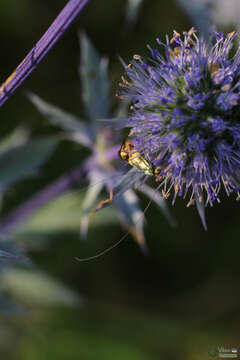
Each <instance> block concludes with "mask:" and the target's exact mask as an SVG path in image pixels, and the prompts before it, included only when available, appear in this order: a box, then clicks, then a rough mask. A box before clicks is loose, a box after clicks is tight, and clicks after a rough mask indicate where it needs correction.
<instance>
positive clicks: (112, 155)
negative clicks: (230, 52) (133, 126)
mask: <svg viewBox="0 0 240 360" xmlns="http://www.w3.org/2000/svg"><path fill="white" fill-rule="evenodd" d="M118 149H119V145H116V146H114V147H112V148H110V149H109V150H108V151H107V152H106V160H107V161H112V160H115V159H117V158H118ZM97 166H98V159H97V158H96V157H95V156H89V157H88V158H87V159H86V160H85V161H84V162H83V164H81V165H80V166H77V167H75V168H74V169H73V170H72V171H70V172H69V173H67V174H64V175H62V176H61V177H60V178H59V179H57V180H56V181H54V182H53V183H52V184H50V185H47V186H46V187H45V188H44V189H43V190H40V191H39V192H38V193H37V194H36V195H34V196H33V197H31V198H30V199H29V200H27V201H26V202H24V203H23V204H21V205H19V206H18V207H17V208H16V209H14V210H13V211H12V212H11V213H10V214H9V215H7V216H6V217H5V218H3V219H2V220H0V235H4V234H5V235H7V234H10V233H11V232H13V231H14V229H15V228H16V227H17V226H19V224H20V223H22V222H23V221H25V220H26V219H27V218H28V217H29V216H31V215H33V213H34V212H35V211H36V210H38V209H39V208H40V207H41V206H43V205H45V204H46V203H48V202H49V201H51V200H52V199H54V198H55V197H57V196H59V195H61V194H62V193H64V192H66V191H67V190H69V189H71V188H72V187H73V185H74V184H77V183H78V182H79V181H80V180H83V179H84V178H86V177H87V175H88V174H89V173H90V172H91V170H92V169H94V168H96V167H97ZM114 175H115V174H114Z"/></svg>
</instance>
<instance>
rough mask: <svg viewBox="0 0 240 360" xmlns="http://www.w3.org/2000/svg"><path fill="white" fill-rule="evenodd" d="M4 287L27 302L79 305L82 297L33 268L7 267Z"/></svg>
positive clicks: (3, 281) (4, 275) (3, 277)
mask: <svg viewBox="0 0 240 360" xmlns="http://www.w3.org/2000/svg"><path fill="white" fill-rule="evenodd" d="M2 283H3V285H2V286H3V288H4V289H5V290H7V291H8V293H10V294H11V295H13V296H16V297H17V298H18V299H20V300H22V301H24V302H25V303H27V304H31V305H32V304H36V305H54V304H61V305H69V306H73V305H78V304H79V303H80V297H79V295H77V294H76V293H75V292H73V291H72V290H70V289H68V288H67V287H66V286H65V285H63V284H61V283H60V282H59V281H57V280H56V279H54V278H52V277H50V276H48V275H46V274H44V273H41V272H37V271H33V270H32V269H27V270H24V269H20V268H18V269H15V268H6V269H5V270H4V271H3V274H2Z"/></svg>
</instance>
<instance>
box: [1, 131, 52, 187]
mask: <svg viewBox="0 0 240 360" xmlns="http://www.w3.org/2000/svg"><path fill="white" fill-rule="evenodd" d="M57 142H58V140H57V139H56V138H53V137H44V138H38V139H35V140H31V141H29V142H27V143H25V144H24V145H21V146H16V147H15V148H13V149H10V150H8V151H5V152H3V153H1V154H0V188H1V189H3V188H4V187H5V186H7V185H9V184H11V183H13V182H15V181H19V180H21V179H23V178H26V177H28V176H32V175H34V174H35V172H36V170H37V168H38V167H39V166H40V165H42V164H43V163H44V162H45V161H46V160H47V159H48V157H49V156H50V155H51V154H52V152H53V151H54V150H55V148H56V145H57Z"/></svg>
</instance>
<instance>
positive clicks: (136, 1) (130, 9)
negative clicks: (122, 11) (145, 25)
mask: <svg viewBox="0 0 240 360" xmlns="http://www.w3.org/2000/svg"><path fill="white" fill-rule="evenodd" d="M142 2H143V0H128V2H127V10H126V23H127V24H128V25H129V26H132V27H133V26H134V25H135V24H136V22H137V18H138V14H139V10H140V7H141V5H142Z"/></svg>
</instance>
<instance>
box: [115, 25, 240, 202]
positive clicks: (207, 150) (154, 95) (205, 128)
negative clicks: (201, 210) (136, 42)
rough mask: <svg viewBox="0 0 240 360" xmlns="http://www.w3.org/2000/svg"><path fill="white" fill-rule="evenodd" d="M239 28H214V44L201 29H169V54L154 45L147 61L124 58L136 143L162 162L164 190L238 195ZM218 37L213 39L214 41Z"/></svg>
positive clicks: (156, 163) (212, 196)
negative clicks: (198, 31)
mask: <svg viewBox="0 0 240 360" xmlns="http://www.w3.org/2000/svg"><path fill="white" fill-rule="evenodd" d="M235 37H236V34H235V33H234V32H233V33H229V34H228V35H226V36H224V34H222V33H215V34H213V36H212V40H211V44H210V43H206V42H205V41H204V40H203V39H201V38H198V37H197V35H196V33H195V30H194V29H191V30H190V31H189V32H184V33H183V38H181V36H180V34H178V33H177V32H176V31H174V34H173V38H172V39H171V40H169V39H168V37H166V43H165V44H163V43H162V42H161V41H160V40H159V39H157V42H158V44H159V45H160V46H161V47H163V49H164V55H161V54H160V52H159V50H157V49H152V48H150V47H149V49H150V52H151V58H149V59H148V60H147V61H145V60H144V59H142V58H141V57H140V56H139V55H135V56H134V57H133V60H132V61H131V63H130V64H129V65H126V64H125V65H124V66H125V71H126V77H123V78H122V83H121V84H120V85H121V87H122V91H121V92H120V95H121V96H122V97H123V98H127V99H130V100H131V102H132V104H133V105H132V106H131V109H132V113H131V115H130V116H129V118H128V119H127V121H123V123H122V127H128V128H130V129H131V130H130V135H129V136H130V138H131V141H132V143H133V144H134V149H136V151H137V152H139V153H140V154H141V156H142V157H143V158H145V159H147V160H148V161H149V162H150V163H151V164H152V166H153V167H154V168H155V169H158V171H157V174H156V175H155V178H156V180H157V181H159V187H160V188H161V189H162V192H163V194H164V195H165V196H168V195H169V194H170V190H173V202H174V201H175V199H176V197H177V196H182V197H184V198H185V197H186V195H187V194H188V195H189V196H190V202H189V204H191V203H193V202H194V198H197V200H198V201H200V202H204V204H205V205H206V204H208V203H209V204H210V205H212V204H213V202H214V201H218V202H219V201H220V200H219V190H220V188H221V187H224V189H225V191H226V193H227V195H229V194H230V193H232V192H234V193H236V195H237V198H239V185H240V49H239V50H237V51H236V52H235V54H234V55H233V56H230V50H231V49H232V46H233V40H234V38H235ZM212 43H213V44H212Z"/></svg>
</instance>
